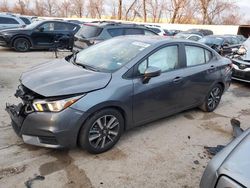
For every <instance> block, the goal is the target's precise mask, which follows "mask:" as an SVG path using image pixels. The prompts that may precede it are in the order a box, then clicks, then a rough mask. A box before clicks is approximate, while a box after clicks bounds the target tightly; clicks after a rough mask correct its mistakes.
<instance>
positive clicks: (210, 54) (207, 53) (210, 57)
mask: <svg viewBox="0 0 250 188" xmlns="http://www.w3.org/2000/svg"><path fill="white" fill-rule="evenodd" d="M205 58H206V63H208V62H209V61H210V60H211V59H212V58H213V54H212V52H210V51H208V50H205Z"/></svg>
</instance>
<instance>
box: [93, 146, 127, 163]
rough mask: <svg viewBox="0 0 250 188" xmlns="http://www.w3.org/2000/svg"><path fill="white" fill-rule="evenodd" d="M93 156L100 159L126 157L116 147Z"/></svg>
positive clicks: (110, 159)
mask: <svg viewBox="0 0 250 188" xmlns="http://www.w3.org/2000/svg"><path fill="white" fill-rule="evenodd" d="M95 158H97V159H101V160H109V161H114V160H121V159H125V158H127V155H126V154H125V153H124V152H123V151H122V150H120V149H118V148H113V149H111V150H109V151H107V152H105V153H102V154H100V155H96V156H95Z"/></svg>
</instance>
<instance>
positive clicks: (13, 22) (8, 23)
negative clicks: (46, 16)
mask: <svg viewBox="0 0 250 188" xmlns="http://www.w3.org/2000/svg"><path fill="white" fill-rule="evenodd" d="M25 25H26V24H25V23H24V22H23V21H22V20H21V19H20V18H18V17H16V16H13V15H7V14H1V13H0V30H3V29H11V28H17V27H23V26H25Z"/></svg>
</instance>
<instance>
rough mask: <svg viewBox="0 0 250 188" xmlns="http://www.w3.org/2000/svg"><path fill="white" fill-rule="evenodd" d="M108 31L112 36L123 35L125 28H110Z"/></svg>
mask: <svg viewBox="0 0 250 188" xmlns="http://www.w3.org/2000/svg"><path fill="white" fill-rule="evenodd" d="M108 33H109V34H110V35H111V36H112V37H117V36H121V35H123V29H122V28H115V29H108Z"/></svg>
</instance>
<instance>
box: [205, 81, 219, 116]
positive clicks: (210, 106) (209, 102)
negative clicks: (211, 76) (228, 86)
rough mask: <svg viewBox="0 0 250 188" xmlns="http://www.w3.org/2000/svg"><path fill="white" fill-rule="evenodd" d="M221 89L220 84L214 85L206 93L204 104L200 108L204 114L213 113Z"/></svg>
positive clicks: (217, 103)
mask: <svg viewBox="0 0 250 188" xmlns="http://www.w3.org/2000/svg"><path fill="white" fill-rule="evenodd" d="M222 93H223V88H222V86H221V85H220V84H216V85H215V86H214V87H213V88H212V89H211V90H210V91H209V93H208V95H207V97H206V99H205V102H204V103H203V104H202V105H201V106H200V108H201V109H202V110H203V111H205V112H212V111H214V110H215V109H216V108H217V106H218V105H219V103H220V100H221V96H222Z"/></svg>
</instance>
